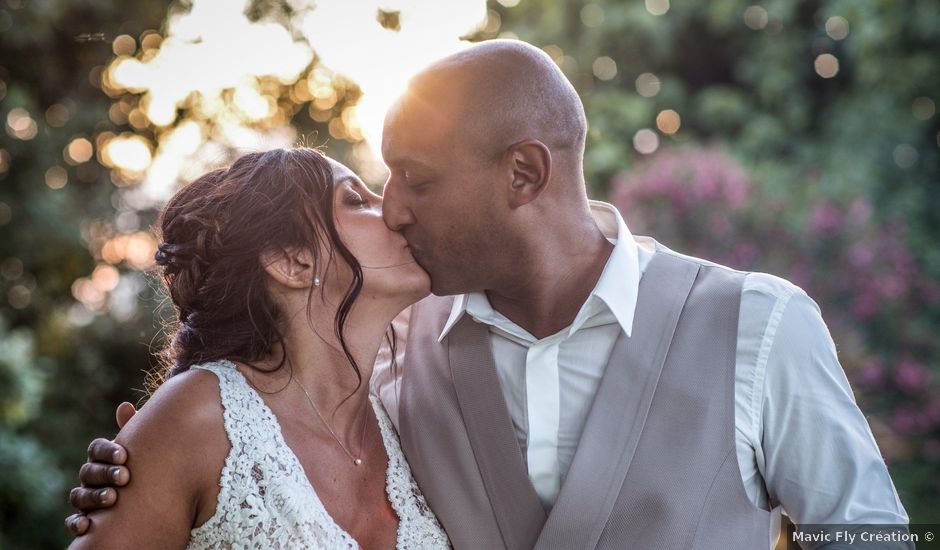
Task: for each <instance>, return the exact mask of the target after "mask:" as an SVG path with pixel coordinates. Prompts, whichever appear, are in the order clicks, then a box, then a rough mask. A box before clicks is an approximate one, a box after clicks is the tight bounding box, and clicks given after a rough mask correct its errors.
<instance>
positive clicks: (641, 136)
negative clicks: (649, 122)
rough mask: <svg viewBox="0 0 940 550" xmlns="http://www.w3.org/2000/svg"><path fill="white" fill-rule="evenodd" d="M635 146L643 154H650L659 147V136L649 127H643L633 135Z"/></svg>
mask: <svg viewBox="0 0 940 550" xmlns="http://www.w3.org/2000/svg"><path fill="white" fill-rule="evenodd" d="M633 148H634V149H636V150H637V152H638V153H640V154H642V155H650V154H652V153H655V152H656V149H659V136H657V135H656V132H654V131H652V130H650V129H649V128H643V129H642V130H639V131H638V132H637V133H636V134H634V135H633Z"/></svg>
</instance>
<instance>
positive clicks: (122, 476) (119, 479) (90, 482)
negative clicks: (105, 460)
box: [78, 462, 131, 487]
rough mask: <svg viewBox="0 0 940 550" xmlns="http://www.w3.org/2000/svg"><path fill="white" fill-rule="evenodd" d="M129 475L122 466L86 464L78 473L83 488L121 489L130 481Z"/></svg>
mask: <svg viewBox="0 0 940 550" xmlns="http://www.w3.org/2000/svg"><path fill="white" fill-rule="evenodd" d="M130 478H131V473H130V471H129V470H128V469H127V468H125V467H124V466H114V465H111V464H99V463H97V462H86V463H84V464H82V468H81V470H79V471H78V479H79V480H81V482H82V486H84V487H122V486H124V485H127V482H128V481H130Z"/></svg>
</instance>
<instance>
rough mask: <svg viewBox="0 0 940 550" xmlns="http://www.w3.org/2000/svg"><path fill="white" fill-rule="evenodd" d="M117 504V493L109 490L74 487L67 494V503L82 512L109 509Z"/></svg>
mask: <svg viewBox="0 0 940 550" xmlns="http://www.w3.org/2000/svg"><path fill="white" fill-rule="evenodd" d="M115 502H117V491H115V490H114V489H110V488H104V489H91V488H87V487H76V488H74V489H72V491H71V492H70V493H69V503H70V504H71V505H72V506H73V507H74V508H78V509H79V510H81V511H82V512H91V511H92V510H100V509H101V508H110V507H111V506H114V503H115Z"/></svg>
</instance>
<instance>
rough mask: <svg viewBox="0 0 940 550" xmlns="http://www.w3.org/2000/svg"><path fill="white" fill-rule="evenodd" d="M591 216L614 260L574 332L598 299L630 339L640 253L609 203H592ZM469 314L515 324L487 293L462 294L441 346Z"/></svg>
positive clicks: (586, 303)
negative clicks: (491, 303) (611, 247)
mask: <svg viewBox="0 0 940 550" xmlns="http://www.w3.org/2000/svg"><path fill="white" fill-rule="evenodd" d="M589 204H590V207H591V215H592V216H593V217H594V222H595V223H596V224H597V227H598V229H600V230H601V232H602V233H603V234H604V236H605V237H607V238H608V239H609V240H610V241H611V242H612V243H613V244H614V249H613V251H612V252H611V253H610V258H608V260H607V264H606V265H605V266H604V271H602V272H601V276H600V278H599V279H598V280H597V285H595V287H594V290H593V291H592V292H591V295H590V296H589V297H588V299H587V301H586V302H585V304H584V306H582V308H581V311H580V312H579V313H578V315H577V317H576V318H575V321H574V323H572V328H573V329H574V330H577V328H578V327H580V326H581V325H582V324H583V323H584V322H585V321H586V317H588V316H589V314H590V313H591V312H590V311H587V310H588V309H590V308H589V305H590V304H591V303H592V301H593V300H594V299H595V298H597V299H600V300H601V301H603V302H604V304H606V305H607V307H608V309H609V310H610V312H611V313H613V315H614V317H615V318H616V319H617V323H619V324H620V327H621V328H622V329H623V331H624V333H626V335H627V336H630V334H631V333H632V332H633V316H634V313H635V312H636V301H637V295H638V293H639V288H640V265H639V258H638V251H637V243H636V241H635V240H634V237H633V234H632V233H630V229H629V228H627V224H626V223H625V222H624V221H623V216H621V215H620V212H618V211H617V209H616V208H615V207H614V206H613V205H610V204H608V203H605V202H600V201H589ZM465 313H469V314H470V315H471V316H472V317H473V318H475V319H476V320H478V321H480V322H482V323H486V324H489V325H496V324H500V323H501V322H502V323H503V324H504V323H506V322H508V323H510V324H511V321H508V319H505V317H503V315H501V314H500V313H499V312H497V311H496V310H494V309H493V308H492V306H491V305H490V303H489V300H488V299H487V298H486V294H485V293H483V292H471V293H468V294H461V295H460V296H457V298H456V299H455V300H454V305H453V307H452V308H451V311H450V316H449V317H448V319H447V322H446V323H444V329H443V330H442V331H441V334H440V336H439V337H438V342H440V341H442V340H443V339H444V337H445V336H447V334H448V333H449V332H450V330H451V329H452V328H453V327H454V325H455V324H457V321H459V320H460V319H461V318H462V317H463V315H464V314H465Z"/></svg>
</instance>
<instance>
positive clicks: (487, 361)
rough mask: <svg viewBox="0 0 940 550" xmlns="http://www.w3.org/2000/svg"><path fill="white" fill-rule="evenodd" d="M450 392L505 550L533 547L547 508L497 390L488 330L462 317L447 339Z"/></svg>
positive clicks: (501, 394) (543, 523)
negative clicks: (461, 419)
mask: <svg viewBox="0 0 940 550" xmlns="http://www.w3.org/2000/svg"><path fill="white" fill-rule="evenodd" d="M447 341H448V348H449V351H448V353H449V356H450V368H451V373H452V374H453V377H454V389H455V390H456V393H457V400H458V402H459V403H460V410H461V413H462V415H463V420H464V424H465V425H466V427H467V434H468V435H469V437H470V444H471V446H472V448H473V454H474V457H475V458H476V462H477V466H478V467H479V469H480V474H481V477H482V479H483V485H484V486H485V488H486V493H487V496H488V497H489V501H490V503H491V505H492V507H493V513H494V514H495V516H496V521H497V523H498V524H499V530H500V533H501V534H502V537H503V541H504V542H505V544H506V548H509V549H511V550H515V549H521V548H532V547H533V545H534V544H535V541H536V539H537V538H538V536H539V532H540V531H541V530H542V527H543V526H544V525H545V518H546V516H545V509H544V508H543V507H542V503H541V501H539V498H538V494H537V493H536V492H535V488H534V487H533V486H532V482H531V481H530V480H529V475H528V470H527V467H526V462H525V459H524V458H523V456H522V450H521V449H520V448H519V441H518V439H516V435H515V433H514V431H513V427H512V420H511V419H510V417H509V410H508V408H507V406H506V401H505V399H504V398H503V392H502V391H501V390H500V385H499V378H498V377H497V375H496V364H495V362H494V360H493V352H492V348H491V347H490V342H489V331H488V329H487V328H486V326H485V325H482V324H480V323H477V322H475V321H473V319H471V318H470V316H469V315H465V316H464V317H463V319H461V320H460V321H459V322H458V323H457V324H456V325H455V326H454V327H453V329H451V332H450V333H449V334H448V336H447Z"/></svg>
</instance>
